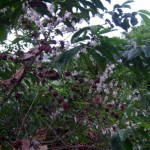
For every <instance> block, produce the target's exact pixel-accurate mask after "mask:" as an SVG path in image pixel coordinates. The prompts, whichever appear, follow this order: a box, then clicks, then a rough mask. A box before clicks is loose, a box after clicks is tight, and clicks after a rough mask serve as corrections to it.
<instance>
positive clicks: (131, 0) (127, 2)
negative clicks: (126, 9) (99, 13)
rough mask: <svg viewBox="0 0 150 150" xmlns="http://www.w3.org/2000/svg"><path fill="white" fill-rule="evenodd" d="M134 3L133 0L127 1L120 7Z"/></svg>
mask: <svg viewBox="0 0 150 150" xmlns="http://www.w3.org/2000/svg"><path fill="white" fill-rule="evenodd" d="M132 2H134V1H133V0H127V1H126V2H124V3H123V4H122V5H126V4H129V3H132Z"/></svg>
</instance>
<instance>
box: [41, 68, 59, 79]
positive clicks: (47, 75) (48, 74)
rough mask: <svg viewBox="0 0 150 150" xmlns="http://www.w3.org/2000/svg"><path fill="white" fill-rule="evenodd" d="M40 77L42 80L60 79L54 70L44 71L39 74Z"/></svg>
mask: <svg viewBox="0 0 150 150" xmlns="http://www.w3.org/2000/svg"><path fill="white" fill-rule="evenodd" d="M40 75H41V77H42V78H43V77H45V78H48V79H50V80H57V79H59V78H60V75H59V74H58V72H56V71H55V70H46V69H44V70H42V71H41V72H40Z"/></svg>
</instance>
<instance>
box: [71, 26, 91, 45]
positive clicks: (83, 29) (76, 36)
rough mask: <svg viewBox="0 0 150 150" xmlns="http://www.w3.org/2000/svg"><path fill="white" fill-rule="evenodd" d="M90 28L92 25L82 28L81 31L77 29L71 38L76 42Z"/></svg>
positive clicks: (72, 41)
mask: <svg viewBox="0 0 150 150" xmlns="http://www.w3.org/2000/svg"><path fill="white" fill-rule="evenodd" d="M87 30H90V27H84V28H82V29H80V30H79V31H77V32H76V33H75V34H74V35H73V36H72V38H71V43H75V42H76V40H77V38H78V37H79V36H80V35H81V34H82V33H84V32H85V31H87Z"/></svg>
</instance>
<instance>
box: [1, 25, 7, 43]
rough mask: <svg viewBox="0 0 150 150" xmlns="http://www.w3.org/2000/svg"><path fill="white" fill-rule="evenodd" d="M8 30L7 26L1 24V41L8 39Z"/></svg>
mask: <svg viewBox="0 0 150 150" xmlns="http://www.w3.org/2000/svg"><path fill="white" fill-rule="evenodd" d="M6 38H7V30H6V27H5V26H2V25H0V42H2V41H4V40H6Z"/></svg>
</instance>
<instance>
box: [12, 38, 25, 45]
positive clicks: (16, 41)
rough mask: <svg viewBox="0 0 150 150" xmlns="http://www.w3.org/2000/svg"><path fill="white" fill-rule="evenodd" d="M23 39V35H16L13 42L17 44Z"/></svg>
mask: <svg viewBox="0 0 150 150" xmlns="http://www.w3.org/2000/svg"><path fill="white" fill-rule="evenodd" d="M21 40H23V38H22V37H16V38H15V39H14V40H13V41H12V44H16V43H18V42H19V41H21Z"/></svg>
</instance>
